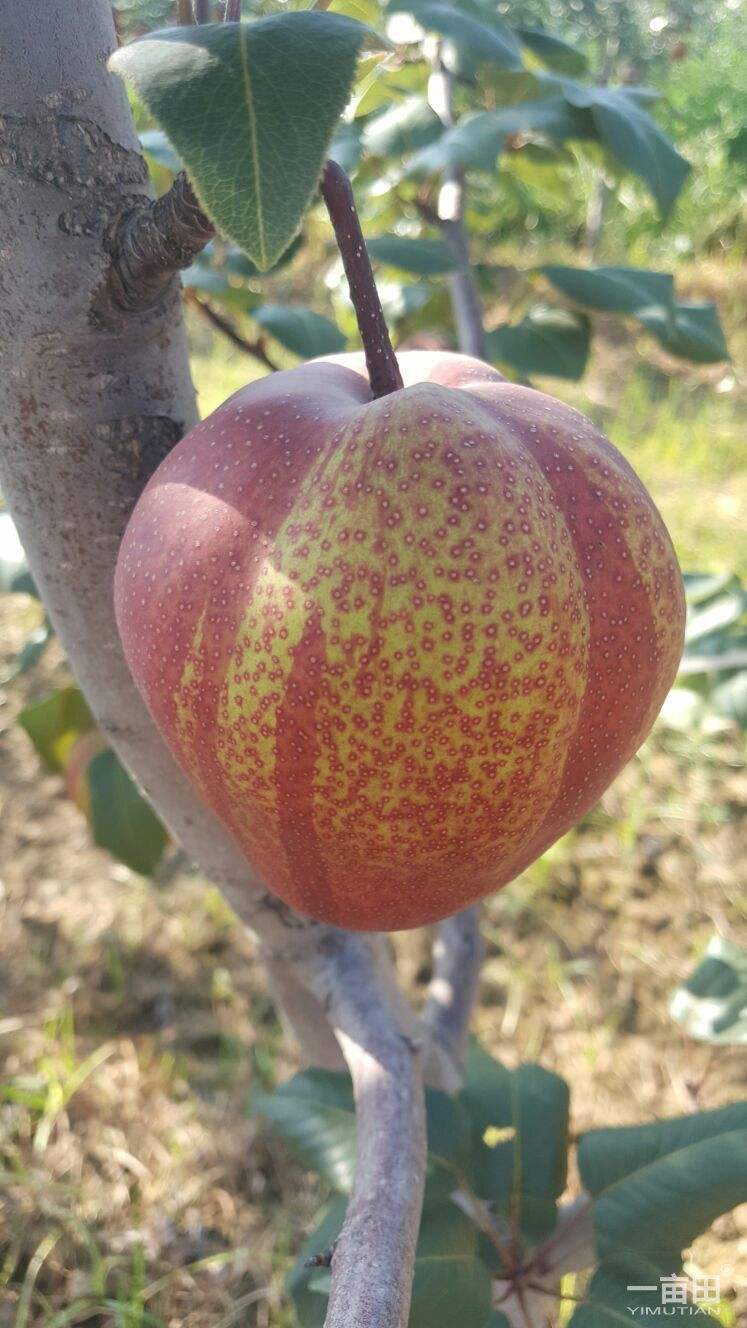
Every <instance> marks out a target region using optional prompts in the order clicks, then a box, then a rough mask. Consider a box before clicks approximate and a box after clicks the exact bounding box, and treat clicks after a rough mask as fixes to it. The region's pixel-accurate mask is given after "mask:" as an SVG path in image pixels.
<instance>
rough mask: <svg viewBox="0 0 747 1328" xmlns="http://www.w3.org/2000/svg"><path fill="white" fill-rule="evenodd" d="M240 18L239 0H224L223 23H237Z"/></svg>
mask: <svg viewBox="0 0 747 1328" xmlns="http://www.w3.org/2000/svg"><path fill="white" fill-rule="evenodd" d="M240 20H241V0H226V12H225V14H224V15H223V22H224V23H239V22H240Z"/></svg>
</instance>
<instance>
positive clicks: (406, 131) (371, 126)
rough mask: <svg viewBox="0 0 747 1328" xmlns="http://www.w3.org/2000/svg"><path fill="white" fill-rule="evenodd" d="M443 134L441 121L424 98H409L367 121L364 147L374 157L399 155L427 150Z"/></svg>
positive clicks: (364, 131) (364, 130) (364, 129)
mask: <svg viewBox="0 0 747 1328" xmlns="http://www.w3.org/2000/svg"><path fill="white" fill-rule="evenodd" d="M441 133H442V125H441V121H440V120H439V118H438V116H437V115H436V112H435V111H433V110H431V107H430V106H429V105H428V102H427V101H426V99H425V97H406V98H405V100H404V101H401V102H396V103H395V105H394V106H390V107H388V108H387V110H385V111H382V112H381V113H380V114H379V115H374V116H372V117H371V118H370V120H368V121H367V122H366V124H365V126H364V128H363V145H364V147H365V149H366V151H367V152H370V153H371V154H372V155H373V156H374V157H388V156H400V155H402V154H403V153H406V152H416V151H417V150H418V149H419V148H424V147H427V145H428V144H429V143H432V142H433V141H434V139H437V138H440V136H441Z"/></svg>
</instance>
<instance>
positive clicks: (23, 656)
mask: <svg viewBox="0 0 747 1328" xmlns="http://www.w3.org/2000/svg"><path fill="white" fill-rule="evenodd" d="M53 635H54V633H53V631H52V628H51V626H50V623H49V619H48V618H45V619H44V622H42V623H40V624H39V626H38V627H35V628H34V630H33V631H32V632H29V634H28V636H27V637H26V640H25V641H24V643H23V645H22V646H21V649H20V650H19V652H18V654H17V655H16V657H15V659H14V660H13V662H12V664H11V666H10V668H9V669H8V671H7V673H6V674H5V676H4V679H3V681H10V679H11V678H18V677H20V675H21V674H22V673H26V672H28V670H29V669H33V667H34V665H35V664H38V662H39V660H40V659H41V657H42V655H43V654H44V651H45V650H46V648H47V646H48V645H49V642H50V641H51V640H52V637H53Z"/></svg>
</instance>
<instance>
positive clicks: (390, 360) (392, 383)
mask: <svg viewBox="0 0 747 1328" xmlns="http://www.w3.org/2000/svg"><path fill="white" fill-rule="evenodd" d="M319 192H320V193H321V195H322V198H323V199H324V202H325V204H326V207H327V211H328V212H329V219H330V221H331V222H332V228H333V230H334V232H335V239H336V240H337V245H338V248H339V250H340V255H341V257H342V263H343V267H344V268H345V276H346V277H347V279H348V286H349V287H350V299H351V300H352V302H353V308H354V309H355V316H356V319H357V320H358V330H359V332H360V334H361V341H362V342H363V351H364V354H365V356H366V368H367V369H368V378H369V382H370V384H371V391H372V392H373V395H374V396H375V397H383V396H387V395H388V394H389V393H390V392H398V391H399V390H400V389H401V387H402V375H401V373H400V371H399V365H398V363H397V357H396V355H395V354H394V349H393V347H392V343H391V340H390V338H389V329H388V327H387V325H386V319H385V318H384V311H383V309H382V307H381V301H380V300H379V295H378V291H377V290H376V282H375V281H374V274H373V269H372V267H371V260H370V258H369V256H368V250H367V249H366V242H365V240H364V238H363V232H362V230H361V224H360V221H359V220H358V213H357V211H356V207H355V198H354V197H353V189H352V186H351V184H350V181H349V179H348V177H347V175H346V174H345V172H344V170H343V169H342V167H341V166H338V165H337V162H336V161H328V162H327V165H326V166H325V168H324V172H323V174H322V178H321V181H320V184H319Z"/></svg>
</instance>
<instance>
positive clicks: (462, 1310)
mask: <svg viewBox="0 0 747 1328" xmlns="http://www.w3.org/2000/svg"><path fill="white" fill-rule="evenodd" d="M489 1315H490V1274H489V1272H488V1269H487V1268H486V1266H485V1264H484V1263H483V1262H482V1261H481V1259H480V1258H479V1255H478V1232H477V1228H476V1227H475V1226H473V1224H472V1223H471V1222H470V1221H469V1220H468V1219H467V1218H466V1217H465V1216H464V1214H463V1213H461V1212H460V1211H459V1209H458V1208H456V1207H454V1205H453V1204H442V1205H439V1206H438V1207H435V1208H431V1209H429V1210H428V1211H427V1212H426V1213H425V1214H424V1215H423V1220H422V1222H421V1225H420V1235H419V1237H418V1247H417V1252H416V1254H415V1276H414V1278H413V1284H412V1304H411V1306H410V1318H409V1321H408V1328H454V1325H455V1323H458V1324H459V1328H485V1323H486V1320H487V1319H488V1317H489Z"/></svg>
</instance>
